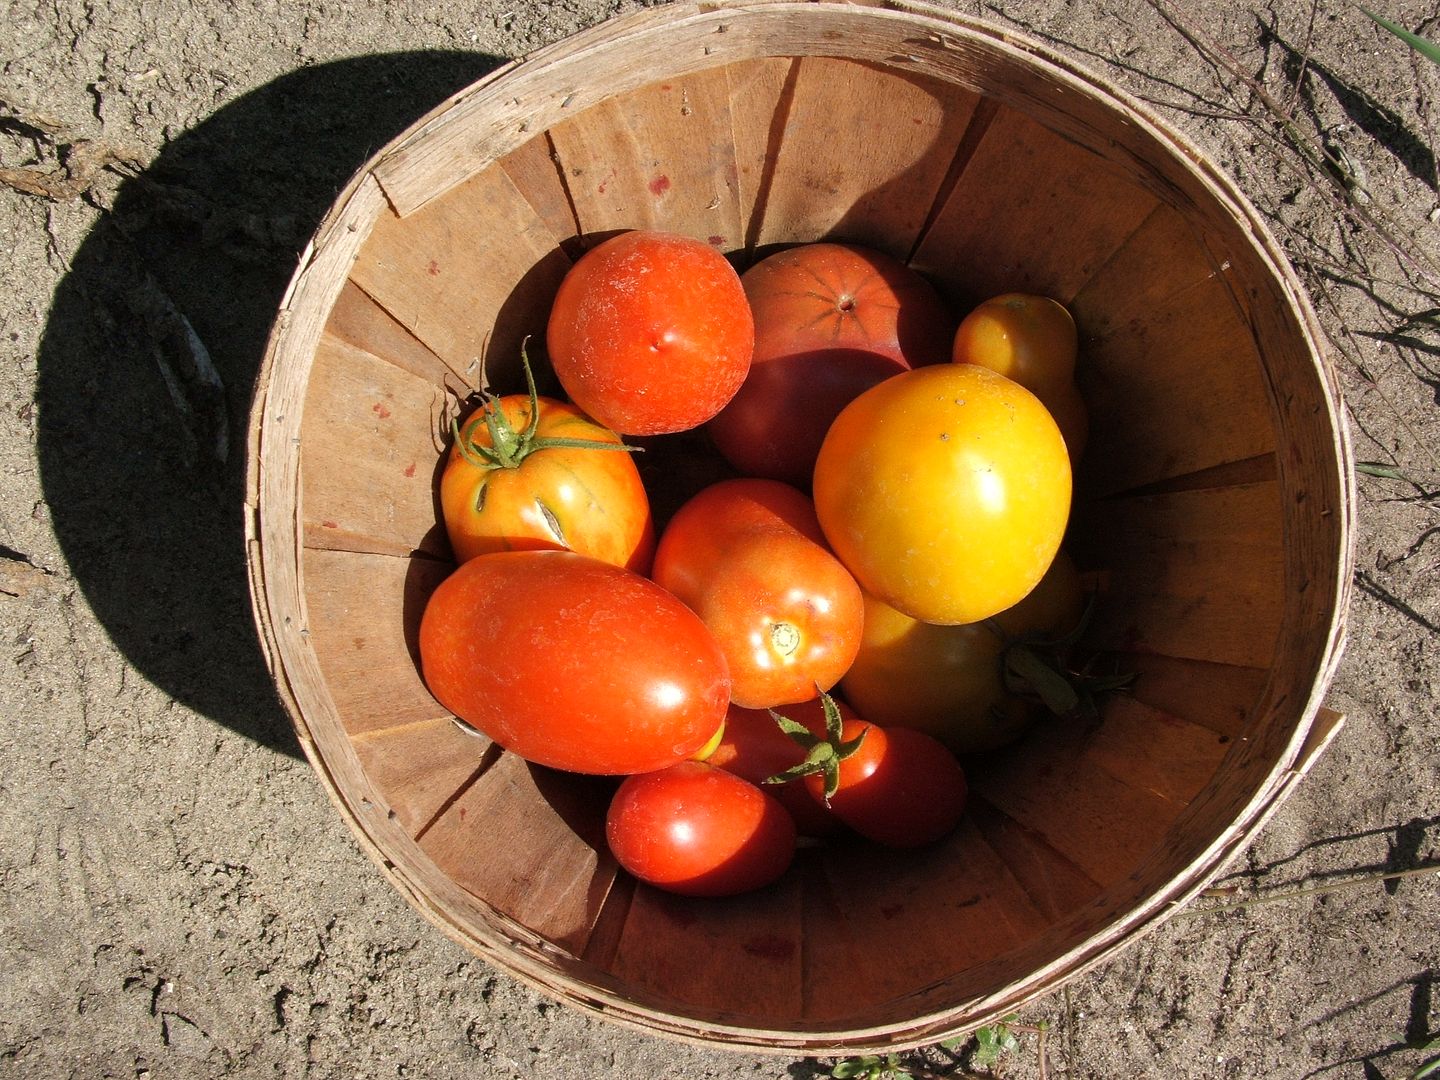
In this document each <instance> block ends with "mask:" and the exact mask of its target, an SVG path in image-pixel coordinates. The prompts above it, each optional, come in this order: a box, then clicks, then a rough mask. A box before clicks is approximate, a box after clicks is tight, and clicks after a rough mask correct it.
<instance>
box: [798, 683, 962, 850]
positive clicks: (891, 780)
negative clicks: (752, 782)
mask: <svg viewBox="0 0 1440 1080" xmlns="http://www.w3.org/2000/svg"><path fill="white" fill-rule="evenodd" d="M822 701H823V702H824V704H826V705H829V706H832V707H833V706H835V704H836V703H835V702H834V699H832V698H829V697H828V695H827V696H826V698H823V699H822ZM795 734H796V737H797V740H798V741H799V742H800V743H801V744H802V745H804V746H805V747H806V749H807V761H806V762H805V763H804V764H802V765H801V766H799V767H798V770H795V771H803V772H804V775H803V776H801V778H800V779H801V782H802V783H803V784H804V785H805V786H806V789H807V790H808V791H809V793H810V795H811V797H812V798H814V799H815V800H816V801H817V802H820V803H822V804H824V805H826V806H828V807H829V809H830V811H831V812H832V813H833V814H834V815H835V816H836V817H837V818H839V819H840V820H841V821H843V822H844V823H845V824H846V825H848V826H849V827H850V828H851V829H853V830H855V831H856V832H857V833H859V834H860V835H861V836H864V837H866V838H868V839H870V840H874V841H875V842H876V843H879V844H885V845H886V846H888V847H902V848H908V847H922V846H924V845H926V844H932V843H934V842H935V841H937V840H939V839H940V838H941V837H943V836H945V835H946V834H947V833H949V832H950V831H951V830H952V829H954V828H955V826H956V825H957V824H959V822H960V818H961V816H962V815H963V814H964V812H965V802H966V797H967V794H968V785H967V783H966V780H965V772H964V770H963V769H962V768H961V767H960V763H959V762H958V761H957V760H956V759H955V755H954V754H952V753H951V752H950V751H949V750H948V749H946V747H945V746H944V744H943V743H941V742H939V741H938V740H937V739H935V738H933V737H932V736H930V735H927V734H925V733H924V732H923V731H916V730H914V729H912V728H903V727H892V728H887V727H881V726H879V725H877V724H871V723H869V722H867V721H865V720H861V719H858V718H854V717H852V718H850V719H846V718H844V717H843V716H842V715H841V714H840V712H839V710H838V708H834V709H833V711H831V710H828V709H827V714H826V732H825V735H824V736H823V737H819V738H817V737H816V736H815V735H814V733H813V732H811V731H810V730H809V728H808V727H803V726H802V727H800V728H799V729H796V732H795ZM792 775H793V771H792Z"/></svg>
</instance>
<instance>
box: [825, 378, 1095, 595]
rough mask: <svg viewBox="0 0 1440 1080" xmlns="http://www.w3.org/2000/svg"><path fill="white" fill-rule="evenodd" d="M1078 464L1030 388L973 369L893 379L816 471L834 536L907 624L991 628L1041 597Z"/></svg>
mask: <svg viewBox="0 0 1440 1080" xmlns="http://www.w3.org/2000/svg"><path fill="white" fill-rule="evenodd" d="M1070 492H1071V474H1070V458H1069V455H1068V452H1067V451H1066V448H1065V440H1064V439H1063V438H1062V437H1061V435H1060V430H1059V428H1057V427H1056V425H1055V421H1054V420H1053V419H1052V418H1051V416H1050V414H1049V412H1047V411H1046V409H1045V407H1044V406H1043V405H1042V404H1041V403H1040V401H1039V399H1038V398H1036V397H1035V395H1034V394H1032V393H1031V392H1030V391H1029V390H1026V389H1025V388H1024V387H1023V386H1021V385H1019V384H1018V383H1016V382H1012V381H1011V380H1009V379H1007V378H1005V377H1004V376H1003V375H998V374H996V373H995V372H993V371H991V370H990V369H988V368H984V367H980V366H978V365H976V364H941V365H937V366H933V367H924V368H917V369H915V370H913V371H906V372H902V373H901V374H899V375H894V376H891V377H890V378H889V379H886V380H885V381H884V382H883V383H880V384H879V385H878V386H874V387H872V388H871V389H869V390H867V391H865V393H863V394H861V395H860V396H859V397H858V398H856V399H855V400H854V401H852V402H851V403H850V404H849V405H847V406H846V407H845V409H844V411H843V412H841V413H840V415H839V416H838V417H836V419H835V423H834V424H833V425H831V428H830V431H829V434H827V435H826V436H825V442H824V444H823V445H822V446H821V448H820V456H819V457H818V458H817V459H816V462H815V482H814V497H815V510H816V513H817V515H818V516H819V520H820V525H821V527H822V528H823V529H824V531H825V538H826V540H827V541H829V544H830V548H831V550H832V551H834V553H835V554H836V556H838V557H839V559H840V561H841V562H842V563H844V564H845V566H846V567H847V568H848V569H849V570H850V572H851V573H852V574H854V575H855V578H856V580H857V581H858V582H859V583H860V586H861V587H862V588H863V589H864V590H865V591H866V592H869V593H870V594H872V595H873V596H876V597H878V598H879V599H881V600H884V601H885V602H886V603H888V604H890V605H891V606H892V607H894V608H897V609H899V610H900V611H902V612H904V613H905V614H906V615H909V616H910V617H911V618H914V619H919V620H920V621H922V622H930V623H969V622H978V621H979V620H981V619H985V618H989V617H990V616H991V615H994V614H996V613H998V612H1001V611H1004V610H1005V609H1006V608H1008V607H1010V606H1011V605H1013V604H1015V603H1016V602H1018V601H1019V600H1020V599H1021V598H1022V597H1023V596H1025V594H1026V593H1028V592H1029V591H1030V590H1031V589H1033V588H1034V587H1035V585H1036V584H1037V583H1038V582H1039V581H1040V579H1041V577H1043V576H1044V574H1045V571H1046V570H1047V569H1048V568H1049V566H1050V563H1051V561H1052V560H1053V559H1054V558H1055V553H1056V552H1057V551H1058V550H1059V548H1060V541H1061V539H1062V538H1063V537H1064V534H1065V528H1066V525H1067V523H1068V521H1069V516H1070Z"/></svg>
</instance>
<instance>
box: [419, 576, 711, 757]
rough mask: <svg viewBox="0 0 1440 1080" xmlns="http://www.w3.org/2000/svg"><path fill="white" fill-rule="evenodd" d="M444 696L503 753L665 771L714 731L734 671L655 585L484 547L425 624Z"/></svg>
mask: <svg viewBox="0 0 1440 1080" xmlns="http://www.w3.org/2000/svg"><path fill="white" fill-rule="evenodd" d="M420 664H421V670H422V672H423V674H424V677H425V682H426V684H427V685H428V686H429V687H430V692H431V693H433V694H434V695H435V697H436V699H437V700H439V702H440V703H441V704H442V705H444V706H445V707H446V708H447V709H449V710H450V711H451V712H453V713H454V714H455V715H456V716H458V717H459V718H460V719H462V720H464V721H465V722H466V723H469V724H471V725H473V726H474V727H476V728H478V729H479V730H480V731H482V732H484V733H485V734H486V735H488V736H490V738H492V739H494V740H495V741H496V742H497V743H499V744H500V745H501V746H503V747H505V748H506V749H507V750H510V751H512V752H513V753H516V754H518V755H520V756H521V757H523V758H525V759H526V760H528V761H533V762H535V763H537V764H540V765H548V766H550V767H551V768H556V769H565V770H568V771H571V772H580V773H598V774H607V775H620V774H625V773H639V772H648V771H650V770H652V769H663V768H665V767H666V766H669V765H673V764H675V763H676V762H678V761H682V760H684V759H685V758H687V757H689V756H690V755H691V754H693V753H695V751H696V750H698V749H699V748H700V747H701V746H703V745H704V744H705V742H706V741H707V740H709V739H710V737H711V736H712V735H714V734H715V731H716V729H717V728H718V727H719V726H720V724H721V723H722V721H723V720H724V718H725V709H726V706H727V705H728V703H729V700H730V677H729V672H728V671H727V669H726V666H725V657H724V654H722V653H721V651H720V647H719V645H717V644H716V642H715V639H714V637H713V636H712V635H711V634H710V631H709V630H707V629H706V628H705V625H704V623H702V622H701V621H700V619H699V618H698V617H697V616H696V615H695V614H694V613H693V612H691V611H690V609H689V608H687V607H686V606H685V605H684V604H682V603H681V602H680V601H679V600H677V599H675V597H673V596H671V595H670V594H669V593H668V592H666V591H665V590H664V589H662V588H660V586H658V585H656V584H655V583H654V582H652V581H649V580H648V579H646V578H643V577H641V576H640V575H639V574H636V573H634V572H632V571H629V570H626V569H624V568H623V567H619V566H613V565H611V564H609V563H605V562H602V561H600V560H599V559H595V558H591V557H589V556H586V555H577V554H575V553H574V552H570V551H505V552H497V553H493V554H488V555H479V556H477V557H475V558H473V559H470V560H469V561H468V562H465V563H463V564H461V565H460V567H459V568H458V569H457V570H456V571H455V572H454V573H453V574H451V575H450V576H449V577H448V578H446V579H445V580H444V581H442V582H441V583H440V586H439V588H437V589H436V590H435V592H434V593H433V594H432V595H431V597H430V600H429V602H428V603H427V605H426V607H425V612H424V615H423V616H422V618H421V621H420Z"/></svg>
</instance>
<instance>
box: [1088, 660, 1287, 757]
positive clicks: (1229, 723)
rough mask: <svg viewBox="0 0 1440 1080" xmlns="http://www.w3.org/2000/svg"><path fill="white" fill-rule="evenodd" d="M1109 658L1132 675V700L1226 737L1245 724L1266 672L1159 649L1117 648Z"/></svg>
mask: <svg viewBox="0 0 1440 1080" xmlns="http://www.w3.org/2000/svg"><path fill="white" fill-rule="evenodd" d="M1109 659H1110V661H1111V663H1112V664H1113V666H1114V669H1115V670H1117V671H1122V672H1129V673H1131V674H1133V675H1134V676H1135V681H1134V682H1133V683H1132V684H1131V685H1130V686H1129V687H1128V688H1127V689H1126V693H1128V694H1129V695H1130V696H1132V697H1133V698H1135V700H1136V701H1140V702H1144V703H1145V704H1147V705H1149V706H1151V707H1152V708H1156V709H1160V710H1162V711H1164V712H1167V713H1169V714H1170V715H1172V716H1179V717H1182V718H1183V719H1186V720H1188V721H1190V722H1191V723H1193V724H1199V725H1201V726H1203V727H1207V728H1209V729H1210V730H1212V731H1214V732H1215V733H1216V734H1219V735H1226V736H1229V737H1230V738H1235V737H1236V736H1238V735H1239V734H1240V733H1241V732H1242V731H1243V730H1244V729H1245V726H1246V724H1248V723H1249V721H1250V717H1251V715H1252V714H1253V713H1254V711H1255V707H1256V705H1257V704H1258V702H1259V701H1260V695H1261V692H1262V691H1263V690H1264V689H1265V684H1266V681H1267V680H1268V679H1269V677H1270V672H1269V670H1268V669H1266V668H1260V667H1244V666H1240V665H1236V664H1218V663H1212V662H1209V661H1205V660H1190V659H1186V658H1184V657H1179V656H1166V655H1164V654H1162V653H1142V652H1116V653H1114V654H1113V655H1112V656H1111V657H1110V658H1109Z"/></svg>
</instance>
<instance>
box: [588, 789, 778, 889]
mask: <svg viewBox="0 0 1440 1080" xmlns="http://www.w3.org/2000/svg"><path fill="white" fill-rule="evenodd" d="M605 838H606V840H607V842H608V843H609V845H610V851H611V853H612V854H613V855H614V856H615V860H616V862H618V863H619V864H620V865H621V866H622V867H624V868H625V869H626V870H628V871H629V872H630V873H631V874H633V875H635V877H637V878H639V879H640V880H641V881H645V882H648V883H649V884H651V885H654V886H656V887H657V888H661V889H665V890H667V891H669V892H675V893H681V894H684V895H686V896H733V895H735V894H736V893H742V892H748V891H749V890H751V889H758V888H760V887H761V886H764V885H768V884H770V883H771V882H772V881H774V880H775V879H776V878H778V877H780V875H781V874H783V873H785V871H786V869H787V868H788V867H789V866H790V862H791V860H792V859H793V858H794V856H795V824H794V822H792V821H791V820H790V815H789V814H787V813H786V812H785V809H784V807H782V806H781V805H780V804H779V803H778V802H777V801H776V800H775V799H773V798H771V797H770V796H769V795H767V794H766V793H765V792H763V791H761V790H760V789H759V788H758V787H756V786H755V785H754V784H752V783H750V782H749V781H748V780H742V779H741V778H740V777H738V776H736V775H735V774H734V773H729V772H726V771H725V770H724V769H719V768H716V767H715V766H713V765H709V764H706V763H704V762H699V761H686V762H682V763H680V764H678V765H672V766H671V767H670V768H668V769H661V770H660V771H658V772H650V773H644V774H642V775H639V776H631V777H628V778H626V780H625V781H624V782H623V783H622V784H621V785H620V788H619V790H618V791H616V793H615V797H614V799H613V800H612V801H611V803H610V811H609V813H608V814H607V815H606V819H605Z"/></svg>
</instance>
